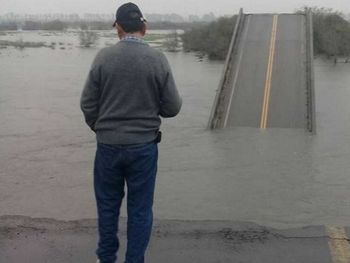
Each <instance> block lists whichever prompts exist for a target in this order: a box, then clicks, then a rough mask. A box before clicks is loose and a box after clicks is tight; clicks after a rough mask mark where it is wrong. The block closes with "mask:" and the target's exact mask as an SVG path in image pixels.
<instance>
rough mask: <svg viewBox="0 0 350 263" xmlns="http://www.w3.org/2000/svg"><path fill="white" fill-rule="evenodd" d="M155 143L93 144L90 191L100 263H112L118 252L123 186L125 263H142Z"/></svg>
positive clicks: (148, 225)
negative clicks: (92, 169)
mask: <svg viewBox="0 0 350 263" xmlns="http://www.w3.org/2000/svg"><path fill="white" fill-rule="evenodd" d="M157 161H158V146H157V144H155V143H148V144H135V145H109V144H102V143H97V150H96V157H95V167H94V188H95V196H96V203H97V212H98V230H99V242H98V249H97V251H96V254H97V256H98V258H99V259H100V261H101V263H114V262H116V260H117V256H116V253H117V251H118V248H119V240H118V237H117V232H118V219H119V210H120V206H121V203H122V200H123V197H124V184H125V183H126V185H127V189H128V191H127V193H128V195H127V212H128V224H127V239H128V243H127V251H126V257H125V263H143V262H144V255H145V251H146V248H147V245H148V242H149V239H150V236H151V230H152V223H153V212H152V206H153V196H154V187H155V179H156V173H157Z"/></svg>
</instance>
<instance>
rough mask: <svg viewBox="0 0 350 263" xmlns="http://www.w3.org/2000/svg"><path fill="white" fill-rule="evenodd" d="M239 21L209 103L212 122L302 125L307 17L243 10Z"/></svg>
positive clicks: (305, 109)
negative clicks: (214, 112) (215, 93)
mask: <svg viewBox="0 0 350 263" xmlns="http://www.w3.org/2000/svg"><path fill="white" fill-rule="evenodd" d="M241 21H242V22H241V23H240V26H239V28H238V29H237V35H236V36H234V37H235V38H237V43H236V44H235V46H234V47H233V51H232V54H231V56H232V59H231V60H230V62H229V65H228V68H229V70H228V71H227V72H226V74H225V75H226V76H225V79H226V80H225V81H226V83H223V85H224V86H225V87H224V88H223V89H222V90H220V92H221V94H220V95H219V97H220V98H219V100H218V102H217V105H214V110H215V107H220V108H221V113H220V114H218V115H219V116H216V118H218V121H217V122H218V125H217V127H221V128H225V127H230V126H240V127H257V128H261V129H266V128H271V127H278V128H307V125H308V107H307V104H308V95H309V94H308V92H307V90H308V78H310V75H309V74H308V68H307V65H308V64H307V55H308V53H307V48H308V45H307V32H306V31H307V30H306V29H307V23H306V22H307V17H306V16H305V15H302V14H300V15H297V14H280V15H278V14H275V15H274V14H254V15H251V14H247V15H243V17H242V19H241ZM211 126H213V125H211ZM214 126H215V125H214Z"/></svg>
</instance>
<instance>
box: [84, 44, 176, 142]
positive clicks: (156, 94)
mask: <svg viewBox="0 0 350 263" xmlns="http://www.w3.org/2000/svg"><path fill="white" fill-rule="evenodd" d="M96 93H97V94H96ZM96 95H97V96H98V97H99V100H98V102H97V101H95V102H91V103H90V102H89V101H90V100H91V98H93V97H96ZM93 103H97V104H98V107H97V108H96V107H94V106H93ZM81 105H82V109H83V111H84V112H86V113H87V114H86V120H87V122H88V124H89V126H90V127H91V128H92V129H93V130H94V131H95V132H96V135H97V140H98V141H99V142H102V143H107V144H135V143H145V142H150V141H152V140H154V139H155V137H156V136H157V132H158V130H159V126H160V123H161V121H160V117H159V115H160V116H163V117H173V116H175V115H176V114H177V113H178V112H179V110H180V107H181V99H180V97H179V95H178V92H177V89H176V86H175V83H174V79H173V76H172V73H171V70H170V67H169V64H168V61H167V59H166V58H165V56H164V55H163V54H162V53H161V52H160V51H157V50H155V49H153V48H152V47H150V46H149V45H148V44H146V43H145V42H143V41H140V40H136V39H133V38H129V39H128V38H126V39H123V40H122V41H120V42H119V43H118V44H116V45H114V46H112V47H108V48H104V49H102V50H101V51H100V52H99V53H98V54H97V56H96V58H95V60H94V62H93V64H92V67H91V70H90V73H89V76H88V79H87V82H86V84H85V88H84V92H83V95H82V99H81ZM91 106H92V107H91ZM89 108H90V109H91V113H90V112H89ZM90 118H91V122H90V123H89V119H90Z"/></svg>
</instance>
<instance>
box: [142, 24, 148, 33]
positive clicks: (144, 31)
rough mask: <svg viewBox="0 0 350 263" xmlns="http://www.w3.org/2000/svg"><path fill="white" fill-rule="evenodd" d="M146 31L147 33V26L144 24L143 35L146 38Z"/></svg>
mask: <svg viewBox="0 0 350 263" xmlns="http://www.w3.org/2000/svg"><path fill="white" fill-rule="evenodd" d="M146 31H147V24H146V23H143V27H142V30H141V35H142V36H144V35H145V34H146Z"/></svg>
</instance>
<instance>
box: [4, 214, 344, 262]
mask: <svg viewBox="0 0 350 263" xmlns="http://www.w3.org/2000/svg"><path fill="white" fill-rule="evenodd" d="M125 225H126V224H125V219H122V220H121V224H120V229H121V230H120V235H119V237H120V240H121V248H120V251H119V253H118V256H119V259H118V262H123V259H124V254H125V239H126V231H125V227H126V226H125ZM154 225H155V226H154V231H153V236H152V240H151V243H150V246H149V249H148V251H147V256H146V262H147V263H164V262H167V263H179V262H181V263H236V262H239V263H264V262H266V263H282V262H283V263H331V262H340V263H346V262H349V261H346V260H347V259H348V258H346V257H343V256H344V255H340V254H339V257H337V256H334V255H333V254H332V250H331V247H330V245H329V244H330V242H332V241H335V242H341V239H337V237H332V236H331V235H330V234H329V233H327V231H326V229H325V228H324V227H322V226H314V227H304V228H299V229H286V230H278V229H273V228H266V227H262V226H259V225H256V224H253V223H243V222H230V221H176V220H157V221H155V224H154ZM347 232H348V229H347ZM96 242H97V229H96V221H95V220H78V221H58V220H53V219H32V218H29V217H20V216H3V217H0V246H1V250H0V262H4V263H20V262H26V263H38V262H40V263H46V262H47V263H77V262H78V263H82V262H84V263H87V262H91V263H94V262H95V261H96V257H95V254H94V251H95V248H96ZM346 242H347V241H346ZM338 247H341V246H339V243H338ZM345 256H347V255H346V254H345Z"/></svg>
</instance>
